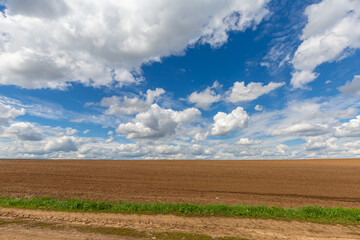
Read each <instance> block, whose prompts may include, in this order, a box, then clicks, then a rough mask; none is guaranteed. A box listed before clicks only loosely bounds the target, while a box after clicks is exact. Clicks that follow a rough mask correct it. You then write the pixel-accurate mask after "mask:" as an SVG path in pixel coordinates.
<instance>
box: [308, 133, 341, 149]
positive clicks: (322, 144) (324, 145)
mask: <svg viewBox="0 0 360 240" xmlns="http://www.w3.org/2000/svg"><path fill="white" fill-rule="evenodd" d="M336 140H337V138H333V137H332V138H329V139H326V138H324V137H321V136H316V137H308V138H307V139H306V146H305V150H307V151H317V150H322V149H337V147H338V146H337V145H336V144H335V141H336Z"/></svg>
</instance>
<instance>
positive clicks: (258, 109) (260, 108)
mask: <svg viewBox="0 0 360 240" xmlns="http://www.w3.org/2000/svg"><path fill="white" fill-rule="evenodd" d="M254 109H255V111H262V110H263V107H262V106H260V105H256V106H255V108H254Z"/></svg>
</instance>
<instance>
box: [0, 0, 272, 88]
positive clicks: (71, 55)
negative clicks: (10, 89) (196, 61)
mask: <svg viewBox="0 0 360 240" xmlns="http://www.w3.org/2000/svg"><path fill="white" fill-rule="evenodd" d="M267 2H268V0H226V1H221V2H219V1H205V0H201V1H196V2H194V1H191V2H190V1H176V2H173V1H171V2H170V1H162V0H159V1H155V2H154V1H146V0H136V1H131V2H129V1H125V2H124V1H88V0H86V1H85V0H79V1H70V0H57V1H50V2H49V1H45V0H35V1H29V0H26V1H20V0H11V1H7V2H6V3H5V4H6V7H7V9H6V10H5V14H4V15H1V16H0V18H1V19H0V29H1V36H2V38H1V39H0V73H1V74H0V84H5V85H17V86H20V87H23V88H58V89H64V88H66V87H67V86H68V85H69V83H70V82H80V83H83V84H85V85H91V86H101V85H107V86H109V85H111V84H115V85H117V86H122V85H125V84H131V83H135V82H140V81H142V80H143V78H142V77H141V70H140V67H141V65H142V64H143V63H149V62H152V61H160V60H161V57H165V56H170V55H174V54H183V53H184V50H185V49H186V48H187V47H188V46H191V45H193V44H195V43H200V44H210V45H211V46H212V47H219V46H221V45H222V44H224V43H225V42H226V41H227V39H228V32H230V31H244V30H245V29H247V28H251V27H255V26H256V25H257V24H259V23H260V22H261V20H262V19H263V18H264V16H265V15H267V14H268V12H269V11H268V10H267V9H266V4H267ZM34 26H37V27H36V28H34Z"/></svg>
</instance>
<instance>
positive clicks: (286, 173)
mask: <svg viewBox="0 0 360 240" xmlns="http://www.w3.org/2000/svg"><path fill="white" fill-rule="evenodd" d="M359 173H360V159H347V160H291V161H93V160H90V161H89V160H0V195H2V196H16V197H33V196H35V197H43V196H51V197H54V198H61V199H65V198H80V199H92V200H105V201H118V200H123V201H130V202H190V203H226V204H243V203H246V204H254V205H259V204H264V205H268V206H274V205H275V206H283V207H297V206H303V205H320V206H343V207H355V208H359V207H360V174H359Z"/></svg>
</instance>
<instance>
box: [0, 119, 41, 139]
mask: <svg viewBox="0 0 360 240" xmlns="http://www.w3.org/2000/svg"><path fill="white" fill-rule="evenodd" d="M0 137H1V138H8V139H17V140H21V141H40V140H42V139H43V138H44V135H43V131H42V130H41V129H40V128H39V127H37V126H35V125H34V124H32V123H29V122H16V123H13V124H11V125H10V126H8V127H0Z"/></svg>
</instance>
